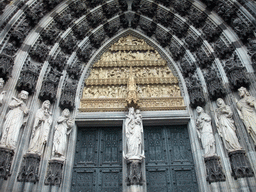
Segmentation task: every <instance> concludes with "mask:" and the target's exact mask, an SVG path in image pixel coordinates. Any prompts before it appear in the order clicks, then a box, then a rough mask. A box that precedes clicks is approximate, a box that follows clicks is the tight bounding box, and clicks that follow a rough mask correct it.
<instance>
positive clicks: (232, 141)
mask: <svg viewBox="0 0 256 192" xmlns="http://www.w3.org/2000/svg"><path fill="white" fill-rule="evenodd" d="M217 106H218V109H216V116H217V127H218V133H219V135H220V136H221V137H222V138H223V142H224V145H225V148H226V149H227V150H228V151H229V152H230V151H235V150H240V149H242V147H241V146H240V143H239V141H238V138H237V136H236V132H235V130H236V127H235V124H234V120H233V118H232V116H233V112H232V111H231V108H230V107H229V106H228V105H225V102H224V101H223V99H221V98H219V99H217Z"/></svg>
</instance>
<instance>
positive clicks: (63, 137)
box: [53, 109, 74, 159]
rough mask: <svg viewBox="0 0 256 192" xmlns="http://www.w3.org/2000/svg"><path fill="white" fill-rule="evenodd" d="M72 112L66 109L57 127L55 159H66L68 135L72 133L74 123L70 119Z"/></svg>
mask: <svg viewBox="0 0 256 192" xmlns="http://www.w3.org/2000/svg"><path fill="white" fill-rule="evenodd" d="M69 115H70V112H69V110H68V109H64V111H63V112H62V115H61V116H60V117H59V119H58V121H57V125H56V126H55V133H54V139H53V157H54V158H61V159H65V155H66V148H67V142H68V135H69V134H70V133H71V131H72V127H73V126H74V121H73V120H72V119H70V118H69Z"/></svg>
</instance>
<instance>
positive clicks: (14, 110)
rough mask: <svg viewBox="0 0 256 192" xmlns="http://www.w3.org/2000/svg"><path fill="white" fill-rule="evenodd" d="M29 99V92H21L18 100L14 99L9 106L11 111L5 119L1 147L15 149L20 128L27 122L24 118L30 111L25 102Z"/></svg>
mask: <svg viewBox="0 0 256 192" xmlns="http://www.w3.org/2000/svg"><path fill="white" fill-rule="evenodd" d="M27 99H28V92H27V91H24V90H23V91H21V92H20V94H19V95H18V98H16V97H13V98H12V101H11V102H10V104H9V109H10V111H9V112H8V113H7V115H6V117H5V122H4V124H3V133H2V138H1V141H0V145H4V146H6V147H8V148H12V149H15V148H16V145H17V141H18V137H19V133H20V128H21V127H22V125H23V124H24V123H26V122H25V120H24V117H25V116H27V115H28V112H29V109H28V108H27V105H26V103H25V101H26V100H27Z"/></svg>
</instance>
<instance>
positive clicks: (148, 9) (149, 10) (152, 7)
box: [138, 1, 157, 18]
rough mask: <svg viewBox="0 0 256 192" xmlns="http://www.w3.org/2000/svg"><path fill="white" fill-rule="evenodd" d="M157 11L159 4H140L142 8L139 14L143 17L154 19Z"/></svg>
mask: <svg viewBox="0 0 256 192" xmlns="http://www.w3.org/2000/svg"><path fill="white" fill-rule="evenodd" d="M156 10H157V4H155V3H150V2H148V1H143V2H142V3H141V4H140V8H139V9H138V12H139V13H141V14H142V15H146V16H148V17H151V18H152V17H154V15H155V14H156Z"/></svg>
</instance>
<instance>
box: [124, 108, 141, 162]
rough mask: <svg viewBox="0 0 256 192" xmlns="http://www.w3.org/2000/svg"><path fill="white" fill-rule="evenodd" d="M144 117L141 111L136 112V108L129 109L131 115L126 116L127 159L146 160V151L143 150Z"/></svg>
mask: <svg viewBox="0 0 256 192" xmlns="http://www.w3.org/2000/svg"><path fill="white" fill-rule="evenodd" d="M142 133H143V125H142V117H141V114H140V110H136V113H135V112H134V108H133V107H130V108H129V114H128V115H127V116H126V121H125V134H126V145H127V153H126V155H125V158H127V159H142V158H144V150H143V149H142Z"/></svg>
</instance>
